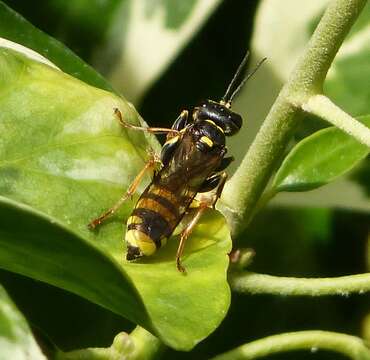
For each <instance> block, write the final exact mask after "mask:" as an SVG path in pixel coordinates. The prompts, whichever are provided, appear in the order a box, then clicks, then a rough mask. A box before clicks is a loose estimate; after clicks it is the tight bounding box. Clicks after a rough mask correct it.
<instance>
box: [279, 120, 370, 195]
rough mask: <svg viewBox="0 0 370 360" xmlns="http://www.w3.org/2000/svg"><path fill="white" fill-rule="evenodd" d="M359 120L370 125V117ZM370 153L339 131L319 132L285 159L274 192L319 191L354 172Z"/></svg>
mask: <svg viewBox="0 0 370 360" xmlns="http://www.w3.org/2000/svg"><path fill="white" fill-rule="evenodd" d="M359 120H360V121H361V122H363V123H364V124H365V125H367V126H370V116H365V117H361V118H359ZM368 153H369V149H368V148H367V146H365V145H362V144H360V143H359V142H357V141H356V140H355V139H353V138H352V137H351V136H349V135H347V134H345V133H344V132H342V131H341V130H339V129H337V128H334V127H330V128H327V129H324V130H320V131H317V132H316V133H314V134H313V135H311V136H309V137H307V138H305V139H304V140H302V141H301V142H299V143H298V144H297V145H296V146H295V147H294V148H293V149H292V150H291V152H290V153H289V154H288V156H287V157H286V158H285V159H284V161H283V163H282V165H281V166H280V169H279V170H278V172H277V174H276V176H275V179H274V181H273V184H272V191H273V192H280V191H307V190H312V189H315V188H317V187H320V186H322V185H325V184H327V183H329V182H331V181H333V180H334V179H336V178H337V177H339V176H341V175H343V174H345V173H346V172H348V171H349V170H351V169H352V168H353V167H354V166H355V165H356V164H357V163H358V162H359V161H361V160H362V159H364V158H365V157H366V156H367V154H368Z"/></svg>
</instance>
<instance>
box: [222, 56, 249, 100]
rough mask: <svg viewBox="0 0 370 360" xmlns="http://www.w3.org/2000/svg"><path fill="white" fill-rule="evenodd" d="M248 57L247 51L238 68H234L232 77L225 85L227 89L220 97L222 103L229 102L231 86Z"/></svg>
mask: <svg viewBox="0 0 370 360" xmlns="http://www.w3.org/2000/svg"><path fill="white" fill-rule="evenodd" d="M248 58H249V51H247V53H246V54H245V55H244V57H243V60H242V62H241V63H240V65H239V67H238V69H237V70H236V72H235V74H234V76H233V79H232V80H231V81H230V84H229V86H228V87H227V90H226V92H225V95H224V96H223V97H222V99H221V101H222V102H224V103H229V102H230V100H229V99H230V93H231V91H232V88H233V87H234V85H235V83H236V81H237V80H238V77H239V76H240V73H241V72H242V71H243V69H244V67H245V64H246V63H247V60H248Z"/></svg>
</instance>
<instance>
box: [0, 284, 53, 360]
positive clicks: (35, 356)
mask: <svg viewBox="0 0 370 360" xmlns="http://www.w3.org/2000/svg"><path fill="white" fill-rule="evenodd" d="M9 359H12V360H28V359H32V360H45V359H46V357H45V356H44V355H43V354H42V352H41V350H40V348H39V347H38V345H37V343H36V341H35V339H34V337H33V335H32V332H31V330H30V328H29V326H28V324H27V322H26V320H25V319H24V317H23V315H22V314H21V313H20V312H19V311H18V309H17V308H16V306H15V305H14V304H13V302H12V301H11V299H10V298H9V296H8V294H7V293H6V292H5V290H4V288H3V287H2V286H1V285H0V360H9Z"/></svg>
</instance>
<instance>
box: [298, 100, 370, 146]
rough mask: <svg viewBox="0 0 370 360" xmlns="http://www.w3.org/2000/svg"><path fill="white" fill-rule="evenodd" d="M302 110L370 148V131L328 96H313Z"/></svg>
mask: <svg viewBox="0 0 370 360" xmlns="http://www.w3.org/2000/svg"><path fill="white" fill-rule="evenodd" d="M302 109H303V110H304V111H306V112H308V113H310V114H313V115H316V116H319V117H320V118H322V119H324V120H327V121H328V122H329V123H331V124H332V125H334V126H336V127H337V128H339V129H341V130H343V131H344V132H346V133H347V134H349V135H351V136H353V137H354V138H355V139H356V140H358V141H359V142H360V143H362V144H364V145H367V146H368V147H370V129H369V128H368V127H367V126H365V125H364V124H361V123H360V122H359V121H357V120H356V119H354V118H353V117H352V116H350V115H348V114H347V113H346V112H344V111H343V110H342V109H340V108H339V107H338V106H337V105H335V104H334V103H333V102H332V101H331V100H330V99H329V98H327V97H326V96H324V95H314V96H312V97H311V98H309V99H308V101H307V102H306V103H305V104H303V105H302Z"/></svg>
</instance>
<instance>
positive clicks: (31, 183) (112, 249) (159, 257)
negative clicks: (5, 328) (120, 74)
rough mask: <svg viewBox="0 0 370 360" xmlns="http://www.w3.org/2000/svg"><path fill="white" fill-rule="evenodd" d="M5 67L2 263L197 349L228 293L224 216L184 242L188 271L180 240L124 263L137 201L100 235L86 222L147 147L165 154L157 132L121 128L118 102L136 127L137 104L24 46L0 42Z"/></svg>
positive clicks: (111, 199)
mask: <svg viewBox="0 0 370 360" xmlns="http://www.w3.org/2000/svg"><path fill="white" fill-rule="evenodd" d="M0 74H1V76H0V89H1V90H0V103H1V109H2V111H1V113H0V131H1V134H2V135H3V136H2V137H1V138H0V195H2V198H1V199H0V203H1V213H2V217H1V219H2V221H4V226H3V225H2V226H1V230H0V231H1V234H2V235H1V239H0V241H1V243H2V245H1V246H0V258H1V261H0V264H1V267H3V268H4V269H7V270H11V271H14V272H18V273H21V274H23V275H27V276H30V277H33V278H36V279H39V280H42V281H45V282H48V283H50V284H53V285H55V286H59V287H61V288H64V289H66V290H69V291H71V292H74V293H76V294H78V295H80V296H83V297H85V298H87V299H89V300H90V301H93V302H95V303H97V304H100V305H101V306H104V307H106V308H108V309H110V310H112V311H114V312H116V313H118V314H120V315H122V316H124V317H126V318H127V319H130V320H131V321H133V322H135V323H139V324H141V325H142V326H144V327H145V328H147V329H148V330H150V331H152V332H154V333H155V334H156V335H158V336H159V337H160V338H161V339H162V340H163V341H164V342H165V343H166V344H168V345H170V346H172V347H174V348H177V349H182V350H187V349H190V348H192V347H193V346H194V345H195V344H196V343H197V342H199V341H200V340H202V339H203V338H205V337H206V336H207V335H209V334H210V333H211V332H212V331H213V330H214V329H215V328H216V327H217V326H218V325H219V323H220V322H221V320H222V319H223V317H224V316H225V314H226V311H227V309H228V306H229V302H230V293H229V287H228V284H227V281H226V271H227V266H228V256H227V253H228V252H229V250H230V247H231V240H230V236H229V233H228V230H227V227H226V223H225V221H224V219H223V218H222V217H221V216H220V215H219V214H218V213H217V212H215V211H209V213H208V214H206V215H205V216H204V218H202V219H201V222H200V224H199V225H198V226H197V227H196V230H195V232H194V235H193V236H191V239H189V242H188V243H187V245H186V251H185V256H184V265H185V266H186V268H187V270H188V275H187V276H184V275H182V274H181V273H179V272H178V271H177V270H176V266H175V261H174V259H175V253H176V247H177V243H178V239H177V238H176V237H173V238H171V239H170V240H169V244H168V245H167V246H166V247H165V248H163V249H161V250H160V251H158V253H157V254H156V255H155V256H153V257H152V258H150V259H147V260H144V261H141V262H137V263H127V262H126V261H125V260H124V252H125V249H124V243H123V241H122V238H123V235H124V229H123V223H124V222H125V220H126V219H127V217H128V216H129V214H130V212H131V210H132V207H133V205H134V201H128V202H127V203H126V204H125V205H124V206H123V207H122V209H121V210H120V212H119V213H118V214H117V215H116V216H114V217H112V218H111V219H110V220H109V221H107V222H106V223H105V224H104V225H102V226H101V227H100V229H99V231H97V232H91V231H89V230H88V228H87V224H88V223H89V222H90V221H91V220H92V219H93V218H95V217H97V216H98V215H100V214H101V213H102V212H103V211H105V210H106V209H107V208H109V207H110V206H112V205H113V204H114V203H115V202H116V201H117V199H118V198H119V197H120V196H121V195H122V193H123V192H124V191H125V190H126V189H127V187H128V186H129V184H130V183H131V181H132V180H133V179H134V177H135V176H136V174H137V173H138V172H139V171H140V169H141V168H142V167H143V165H144V163H145V161H146V159H147V158H148V148H149V147H150V148H152V149H154V150H155V151H157V152H158V151H159V145H158V143H157V141H156V140H155V138H154V137H152V136H148V135H146V134H144V133H142V132H137V131H134V130H126V129H123V128H122V127H121V126H120V125H119V123H118V121H117V120H116V119H115V117H114V113H113V110H114V108H116V107H117V108H119V109H120V110H121V111H122V114H123V117H124V119H125V120H126V121H128V122H131V123H136V124H139V116H138V114H137V113H136V111H135V110H134V108H133V107H132V106H131V105H130V104H128V103H126V102H125V101H123V100H122V99H120V98H118V97H116V96H115V95H113V94H111V93H108V92H105V91H103V90H99V89H96V88H93V87H91V86H88V85H86V84H84V83H82V82H80V81H78V80H76V79H74V78H71V77H70V76H68V75H66V74H64V73H62V72H60V71H57V70H55V69H53V68H50V67H49V66H47V65H44V64H41V63H37V62H35V61H33V60H31V59H28V58H26V57H24V56H23V55H21V54H20V53H17V52H14V51H12V50H9V49H1V48H0ZM149 180H150V179H149V177H148V178H147V179H146V183H145V184H143V185H142V186H141V187H140V189H139V190H140V191H142V190H143V189H144V187H145V185H146V184H147V183H148V182H149ZM17 224H22V226H18V225H17Z"/></svg>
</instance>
